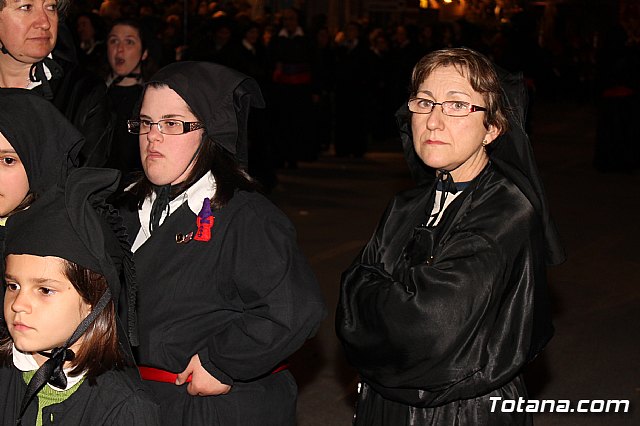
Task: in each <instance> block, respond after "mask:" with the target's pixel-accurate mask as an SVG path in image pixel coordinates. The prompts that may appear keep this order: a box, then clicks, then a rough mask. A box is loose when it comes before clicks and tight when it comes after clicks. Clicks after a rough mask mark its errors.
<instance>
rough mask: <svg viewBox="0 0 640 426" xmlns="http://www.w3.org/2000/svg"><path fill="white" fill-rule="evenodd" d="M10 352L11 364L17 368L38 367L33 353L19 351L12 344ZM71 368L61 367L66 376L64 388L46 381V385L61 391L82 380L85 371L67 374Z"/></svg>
mask: <svg viewBox="0 0 640 426" xmlns="http://www.w3.org/2000/svg"><path fill="white" fill-rule="evenodd" d="M12 352H13V365H14V366H15V367H16V368H17V369H18V370H20V371H34V370H37V369H38V368H40V366H39V365H38V363H37V362H36V360H35V358H34V357H33V355H31V354H29V353H25V352H21V351H20V350H18V349H16V346H15V345H13V351H12ZM71 370H73V368H64V369H63V371H64V374H65V376H67V387H66V388H64V389H60V388H57V387H55V386H53V385H51V384H50V383H47V386H49V387H50V388H51V389H53V390H56V391H58V392H62V391H66V390H67V389H71V387H73V386H74V385H75V384H76V383H78V382H79V381H80V380H82V378H83V377H84V375H85V374H86V371H83V372H82V373H80V374H79V375H77V376H72V375H71V374H69V373H70V371H71Z"/></svg>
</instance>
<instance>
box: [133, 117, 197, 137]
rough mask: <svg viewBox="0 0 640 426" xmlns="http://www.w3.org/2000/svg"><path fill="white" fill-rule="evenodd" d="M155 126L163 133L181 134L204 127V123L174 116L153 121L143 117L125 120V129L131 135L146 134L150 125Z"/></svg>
mask: <svg viewBox="0 0 640 426" xmlns="http://www.w3.org/2000/svg"><path fill="white" fill-rule="evenodd" d="M154 125H155V126H157V127H158V131H159V132H160V133H162V134H163V135H182V134H185V133H189V132H193V131H194V130H198V129H202V128H204V123H200V122H198V121H182V120H176V119H174V118H165V119H162V120H158V121H156V122H153V121H151V120H145V119H133V120H127V131H128V132H129V133H131V134H133V135H146V134H147V133H149V132H150V131H151V127H152V126H154Z"/></svg>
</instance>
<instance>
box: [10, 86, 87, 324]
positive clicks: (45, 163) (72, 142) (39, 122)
mask: <svg viewBox="0 0 640 426" xmlns="http://www.w3.org/2000/svg"><path fill="white" fill-rule="evenodd" d="M0 134H2V136H3V137H4V138H5V139H6V140H7V141H8V143H9V144H10V145H11V147H12V148H13V150H14V151H15V153H16V154H17V156H18V157H19V161H20V162H21V163H22V164H23V166H24V171H25V172H26V175H27V180H28V190H27V193H26V194H19V197H18V198H17V201H16V203H15V204H13V205H11V206H3V210H8V211H7V212H6V213H3V214H0V216H3V215H9V214H13V213H15V212H16V211H17V210H21V209H23V208H25V207H27V206H28V205H29V203H30V202H32V201H33V200H34V199H37V197H38V196H39V195H41V194H42V193H44V191H45V190H46V189H47V188H50V187H51V186H53V185H55V184H56V183H57V182H59V181H60V180H61V179H64V178H66V175H67V173H68V171H69V169H70V168H72V167H74V166H77V165H78V155H79V152H80V149H81V148H82V146H83V144H84V138H83V137H82V135H81V134H80V132H78V131H77V130H76V129H75V127H73V126H72V125H71V123H69V122H68V121H67V120H66V119H65V118H64V117H63V116H62V114H61V113H60V112H59V111H58V110H57V109H56V108H55V107H54V106H53V105H52V104H51V103H50V102H48V101H47V100H45V99H43V98H42V97H41V96H39V95H37V94H35V93H33V92H31V91H29V90H26V89H0ZM3 155H9V154H5V153H3ZM3 164H4V163H3ZM20 190H21V189H20V188H14V187H10V186H9V185H2V186H1V187H0V194H2V196H3V197H4V198H5V199H7V196H8V195H9V193H12V192H14V193H15V191H20ZM18 203H19V204H18ZM16 204H17V205H16ZM4 220H5V218H3V217H0V221H1V222H2V223H0V257H1V259H0V272H3V269H2V265H3V263H4V256H2V252H3V247H4V233H5V227H4V226H3V225H4ZM3 294H4V293H2V294H0V300H2V297H3ZM1 316H2V315H1V314H0V317H1Z"/></svg>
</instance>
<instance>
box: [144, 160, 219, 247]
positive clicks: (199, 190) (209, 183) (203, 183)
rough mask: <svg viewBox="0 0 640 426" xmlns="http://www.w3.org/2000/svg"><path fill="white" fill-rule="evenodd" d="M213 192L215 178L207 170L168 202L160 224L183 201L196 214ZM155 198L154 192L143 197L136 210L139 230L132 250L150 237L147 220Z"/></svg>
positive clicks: (149, 217) (214, 191)
mask: <svg viewBox="0 0 640 426" xmlns="http://www.w3.org/2000/svg"><path fill="white" fill-rule="evenodd" d="M215 193H216V180H215V178H214V177H213V173H211V172H208V173H207V174H205V175H204V176H202V177H201V178H200V179H199V180H198V181H197V182H196V183H194V184H193V185H191V186H190V187H189V188H188V189H187V190H186V191H184V192H183V193H182V194H180V195H178V196H177V197H176V198H174V199H173V200H171V201H170V202H169V210H168V214H167V210H165V211H163V212H162V216H161V217H160V225H162V223H163V222H164V220H165V219H166V218H167V216H169V215H171V214H172V213H173V212H175V211H176V210H178V208H179V207H180V206H181V205H183V204H184V203H185V201H186V202H187V203H188V205H189V209H190V210H191V211H192V212H193V213H194V214H196V215H197V214H198V213H200V210H202V203H203V202H204V199H205V198H209V199H211V198H213V196H214V195H215ZM155 199H156V194H155V192H154V193H152V194H151V196H149V197H147V198H145V199H144V201H143V203H142V207H141V208H140V210H138V218H139V219H140V231H139V232H138V236H137V237H136V240H135V242H134V243H133V247H132V250H133V251H134V252H135V251H136V250H137V249H138V247H140V246H141V245H142V243H144V242H145V241H146V240H147V239H148V238H149V237H151V233H150V232H149V222H150V221H151V206H153V201H154V200H155Z"/></svg>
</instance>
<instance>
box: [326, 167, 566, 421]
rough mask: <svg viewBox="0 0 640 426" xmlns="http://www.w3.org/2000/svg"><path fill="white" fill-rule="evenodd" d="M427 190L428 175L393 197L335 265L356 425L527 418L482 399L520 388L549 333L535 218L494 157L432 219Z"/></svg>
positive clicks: (511, 395)
mask: <svg viewBox="0 0 640 426" xmlns="http://www.w3.org/2000/svg"><path fill="white" fill-rule="evenodd" d="M434 196H435V185H434V184H433V183H431V184H427V185H423V186H419V187H417V188H415V189H412V190H409V191H406V192H403V193H401V194H399V195H397V196H396V197H395V198H394V200H393V201H392V202H391V204H390V205H389V207H388V208H387V211H386V212H385V214H384V216H383V218H382V220H381V222H380V225H379V227H378V229H377V231H376V232H375V234H374V235H373V237H372V239H371V240H370V241H369V243H368V244H367V245H366V246H365V248H364V249H363V251H362V253H361V254H360V256H359V257H358V258H357V259H356V260H355V262H354V263H353V264H352V266H351V267H350V268H349V269H348V270H347V271H346V272H345V273H344V274H343V278H342V288H341V293H340V301H339V305H338V310H337V314H336V327H337V333H338V336H339V338H340V339H341V340H342V343H343V345H344V348H345V351H346V354H347V357H348V360H349V362H350V363H351V364H352V365H354V366H355V367H356V368H357V369H358V371H359V372H360V374H361V378H362V381H363V382H364V385H363V386H364V387H363V389H362V390H361V392H360V395H359V401H358V406H357V412H356V417H357V420H356V424H358V425H393V426H400V425H448V424H451V425H453V424H462V425H474V426H479V425H519V424H529V423H530V421H531V419H530V417H529V416H528V415H527V413H500V412H498V410H496V412H490V408H491V400H490V399H489V398H490V397H491V396H500V397H502V398H505V399H516V400H517V399H518V397H519V396H522V397H524V398H526V390H525V388H524V386H523V384H522V381H521V379H520V377H519V375H520V373H521V371H522V368H523V367H524V366H525V365H526V364H527V363H528V362H529V361H530V360H531V359H532V358H533V357H535V356H536V354H538V353H539V352H540V351H541V350H542V348H543V347H544V345H545V344H546V342H547V341H548V340H549V339H550V337H551V335H552V333H553V328H552V325H551V320H550V315H549V309H548V301H547V295H546V273H545V270H546V269H545V262H544V253H545V250H544V239H543V233H542V224H541V220H540V216H539V215H538V214H537V213H536V211H535V209H534V208H533V206H532V204H531V203H530V201H529V200H528V199H527V197H525V196H524V195H523V193H522V192H521V191H520V190H519V189H518V187H517V186H516V185H515V184H513V183H512V182H511V181H510V180H508V179H507V178H506V177H505V176H504V175H503V174H502V173H501V172H500V171H499V170H498V169H497V167H496V165H495V164H494V163H489V164H488V165H487V166H486V168H485V169H484V170H483V172H481V173H480V175H478V176H477V177H476V178H475V179H474V180H473V181H471V183H470V184H469V185H468V186H467V188H466V189H465V190H464V191H463V192H462V194H460V195H459V196H458V197H457V198H456V199H455V200H454V201H453V202H452V203H451V205H449V207H448V208H447V209H446V210H445V212H444V216H443V217H442V219H441V221H440V223H439V224H438V225H437V226H435V227H431V226H426V225H423V224H424V223H426V222H427V219H428V217H429V215H430V213H431V209H432V206H433V203H434ZM498 406H499V404H498Z"/></svg>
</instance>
